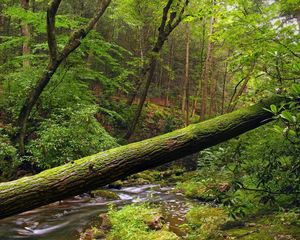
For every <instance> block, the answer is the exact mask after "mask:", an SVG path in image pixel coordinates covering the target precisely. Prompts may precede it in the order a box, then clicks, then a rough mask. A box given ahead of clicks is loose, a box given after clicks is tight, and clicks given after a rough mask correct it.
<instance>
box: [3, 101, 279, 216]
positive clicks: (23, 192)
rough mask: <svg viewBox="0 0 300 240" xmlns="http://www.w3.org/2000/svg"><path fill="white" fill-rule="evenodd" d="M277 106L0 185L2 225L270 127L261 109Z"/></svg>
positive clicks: (236, 114) (264, 103) (206, 123)
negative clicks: (11, 217)
mask: <svg viewBox="0 0 300 240" xmlns="http://www.w3.org/2000/svg"><path fill="white" fill-rule="evenodd" d="M280 101H281V98H279V97H273V98H270V99H268V100H266V101H262V102H260V103H258V104H256V105H254V106H251V107H247V108H244V109H240V110H238V111H235V112H232V113H228V114H225V115H222V116H219V117H216V118H214V119H211V120H208V121H204V122H201V123H198V124H193V125H190V126H188V127H186V128H183V129H180V130H176V131H174V132H171V133H167V134H164V135H161V136H158V137H154V138H151V139H147V140H144V141H141V142H136V143H132V144H129V145H126V146H121V147H118V148H114V149H111V150H108V151H104V152H100V153H98V154H95V155H92V156H89V157H85V158H82V159H80V160H76V161H74V162H70V163H68V164H65V165H62V166H60V167H56V168H53V169H49V170H46V171H43V172H41V173H39V174H37V175H34V176H30V177H24V178H21V179H18V180H15V181H12V182H7V183H1V184H0V219H1V218H5V217H8V216H11V215H14V214H17V213H21V212H24V211H27V210H31V209H34V208H36V207H40V206H43V205H46V204H49V203H52V202H55V201H58V200H61V199H64V198H67V197H70V196H74V195H77V194H81V193H84V192H86V191H89V190H92V189H95V188H97V187H101V186H105V185H106V184H109V183H111V182H113V181H116V180H118V179H121V178H124V177H126V176H129V175H131V174H134V173H137V172H140V171H143V170H146V169H150V168H153V167H157V166H160V165H162V164H165V163H167V162H171V161H174V160H176V159H179V158H181V157H184V156H187V155H190V154H193V153H196V152H199V151H200V150H203V149H205V148H208V147H211V146H214V145H216V144H218V143H221V142H223V141H226V140H228V139H230V138H233V137H236V136H238V135H240V134H242V133H244V132H247V131H249V130H251V129H254V128H256V127H258V126H260V125H263V124H265V123H267V122H269V121H271V120H272V114H271V113H270V112H268V111H266V110H264V109H263V108H268V107H269V106H270V105H271V104H279V103H280Z"/></svg>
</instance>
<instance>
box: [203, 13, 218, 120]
mask: <svg viewBox="0 0 300 240" xmlns="http://www.w3.org/2000/svg"><path fill="white" fill-rule="evenodd" d="M214 22H215V19H214V17H213V16H212V17H211V19H210V30H209V35H210V36H211V35H212V34H213V31H214ZM212 51H213V43H212V41H211V40H210V41H209V42H208V46H207V55H206V59H205V63H204V69H203V72H202V78H201V79H202V84H201V88H202V89H201V92H202V94H201V113H200V119H201V120H202V121H203V120H205V116H206V114H207V97H208V87H209V80H210V76H211V67H212V66H211V64H212Z"/></svg>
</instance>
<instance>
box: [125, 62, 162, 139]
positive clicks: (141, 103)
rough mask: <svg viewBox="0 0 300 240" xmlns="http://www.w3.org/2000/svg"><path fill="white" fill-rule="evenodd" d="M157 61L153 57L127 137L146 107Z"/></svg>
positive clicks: (131, 132)
mask: <svg viewBox="0 0 300 240" xmlns="http://www.w3.org/2000/svg"><path fill="white" fill-rule="evenodd" d="M156 63H157V60H156V58H152V59H151V64H150V70H149V73H148V77H147V81H146V85H145V88H144V91H143V93H142V96H141V98H140V102H139V105H138V108H137V111H136V113H135V116H134V118H133V120H132V124H131V125H130V127H129V129H128V132H127V134H126V135H125V139H129V138H130V137H131V135H132V134H133V132H134V130H135V127H136V125H137V123H138V120H139V118H140V116H141V113H142V110H143V107H144V104H145V101H146V98H147V95H148V91H149V88H150V84H151V81H152V79H153V76H154V73H155V69H156Z"/></svg>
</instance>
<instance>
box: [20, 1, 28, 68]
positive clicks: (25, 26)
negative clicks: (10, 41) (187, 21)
mask: <svg viewBox="0 0 300 240" xmlns="http://www.w3.org/2000/svg"><path fill="white" fill-rule="evenodd" d="M21 7H22V8H24V10H26V11H28V10H29V0H21ZM21 33H22V36H23V37H24V41H23V50H22V54H23V56H26V55H29V54H30V46H29V42H30V29H29V25H28V24H27V23H25V22H22V23H21ZM29 66H30V61H29V59H24V60H23V67H29Z"/></svg>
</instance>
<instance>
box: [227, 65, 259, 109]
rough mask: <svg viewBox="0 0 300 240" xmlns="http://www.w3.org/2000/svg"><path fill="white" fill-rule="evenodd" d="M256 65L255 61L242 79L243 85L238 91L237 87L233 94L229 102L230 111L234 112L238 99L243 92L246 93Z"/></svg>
mask: <svg viewBox="0 0 300 240" xmlns="http://www.w3.org/2000/svg"><path fill="white" fill-rule="evenodd" d="M255 65H256V62H255V61H254V62H253V63H252V65H251V67H250V70H249V72H248V74H247V75H246V76H245V77H244V78H243V79H242V81H241V82H242V83H243V84H242V86H241V87H240V89H239V90H238V92H236V89H235V92H234V94H233V95H232V97H231V99H230V102H229V106H228V112H232V111H233V110H234V109H235V107H236V105H237V103H238V99H239V98H240V96H242V94H243V93H244V91H245V89H246V88H247V85H248V82H249V80H250V79H251V75H252V73H253V71H254V68H255Z"/></svg>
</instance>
